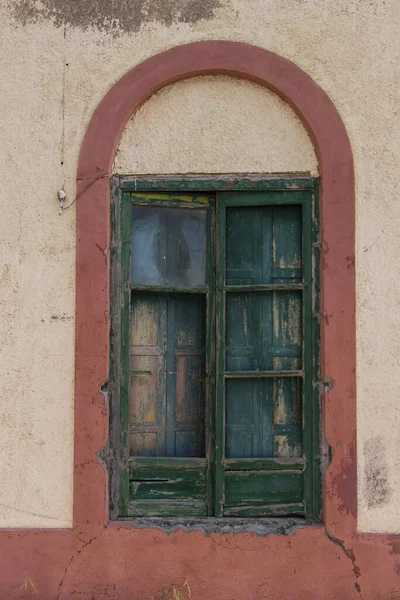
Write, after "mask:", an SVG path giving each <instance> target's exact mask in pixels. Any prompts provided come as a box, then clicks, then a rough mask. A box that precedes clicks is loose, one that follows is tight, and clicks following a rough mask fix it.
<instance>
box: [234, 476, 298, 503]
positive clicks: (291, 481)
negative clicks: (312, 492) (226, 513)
mask: <svg viewBox="0 0 400 600" xmlns="http://www.w3.org/2000/svg"><path fill="white" fill-rule="evenodd" d="M302 500H303V476H302V473H300V472H298V471H281V472H279V471H251V472H245V471H241V472H238V473H235V472H233V471H227V472H226V474H225V503H224V505H225V506H230V507H233V506H255V505H257V504H259V505H263V506H265V505H268V504H272V505H276V504H292V503H296V504H300V503H301V502H302Z"/></svg>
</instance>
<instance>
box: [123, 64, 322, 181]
mask: <svg viewBox="0 0 400 600" xmlns="http://www.w3.org/2000/svg"><path fill="white" fill-rule="evenodd" d="M114 171H115V172H116V173H121V174H123V173H137V174H139V173H143V174H149V173H255V172H259V173H262V172H264V173H273V172H278V173H283V172H290V171H308V172H311V173H312V174H313V175H318V165H317V159H316V156H315V153H314V148H313V145H312V143H311V140H310V139H309V137H308V135H307V132H306V131H305V129H304V128H303V126H302V124H301V122H300V120H299V119H298V118H297V116H296V115H295V114H294V112H293V111H292V109H291V108H290V107H289V106H288V105H287V104H286V103H285V102H283V100H281V99H280V98H279V97H278V96H276V95H275V94H272V93H271V92H269V91H268V90H266V89H264V88H262V87H261V86H259V85H256V84H254V83H251V82H249V81H242V80H239V79H234V78H233V77H226V76H213V75H210V76H208V77H196V78H195V79H188V80H186V81H181V82H179V83H175V84H174V85H170V86H168V87H166V88H164V89H162V90H160V91H159V92H158V93H156V94H154V96H152V97H151V98H150V100H148V101H147V102H146V103H145V104H144V105H143V106H142V107H141V108H140V109H139V110H138V111H137V113H136V114H135V115H134V116H133V117H132V119H131V120H130V121H129V123H128V125H127V126H126V128H125V131H124V132H123V134H122V136H121V140H120V144H119V146H118V149H117V152H116V157H115V164H114Z"/></svg>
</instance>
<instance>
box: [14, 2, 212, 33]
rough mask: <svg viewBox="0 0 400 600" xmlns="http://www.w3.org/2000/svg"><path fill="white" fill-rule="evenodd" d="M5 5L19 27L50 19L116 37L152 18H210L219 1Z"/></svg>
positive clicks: (165, 21) (165, 20)
mask: <svg viewBox="0 0 400 600" xmlns="http://www.w3.org/2000/svg"><path fill="white" fill-rule="evenodd" d="M8 6H9V8H10V10H11V13H12V14H13V16H14V18H15V20H16V21H17V22H18V23H19V24H21V25H23V26H26V25H28V24H30V23H38V22H40V21H52V22H53V23H54V25H55V26H56V27H62V26H68V27H73V28H78V29H82V30H83V31H85V30H87V29H90V28H94V29H98V30H99V31H102V32H105V33H109V34H112V35H114V36H118V35H121V34H122V33H130V32H137V31H138V30H139V29H140V27H141V26H142V25H143V24H144V23H150V22H153V21H157V22H159V23H161V24H163V25H166V26H167V27H170V26H171V25H172V24H173V23H190V24H195V23H197V22H198V21H201V20H202V19H205V20H210V19H212V18H213V17H214V11H215V9H217V8H219V7H220V6H221V0H86V1H85V2H77V0H8Z"/></svg>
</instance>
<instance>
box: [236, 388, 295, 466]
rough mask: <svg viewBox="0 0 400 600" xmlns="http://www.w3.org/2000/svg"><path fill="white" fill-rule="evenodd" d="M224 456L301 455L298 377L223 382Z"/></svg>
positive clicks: (276, 456)
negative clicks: (224, 415)
mask: <svg viewBox="0 0 400 600" xmlns="http://www.w3.org/2000/svg"><path fill="white" fill-rule="evenodd" d="M225 438H226V443H225V456H226V457H227V458H293V457H296V458H297V457H300V456H302V452H303V449H302V380H301V378H300V377H276V378H274V379H228V380H227V381H226V436H225Z"/></svg>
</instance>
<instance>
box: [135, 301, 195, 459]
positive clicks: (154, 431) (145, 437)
mask: <svg viewBox="0 0 400 600" xmlns="http://www.w3.org/2000/svg"><path fill="white" fill-rule="evenodd" d="M130 343H131V345H130V374H129V377H130V387H129V402H130V412H129V416H130V419H129V422H130V454H131V456H171V457H174V456H180V457H200V456H204V437H205V436H204V433H205V432H204V413H205V381H204V380H205V300H204V297H203V296H201V295H194V294H163V293H153V292H133V294H132V303H131V335H130Z"/></svg>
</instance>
